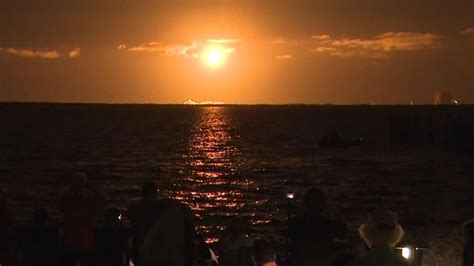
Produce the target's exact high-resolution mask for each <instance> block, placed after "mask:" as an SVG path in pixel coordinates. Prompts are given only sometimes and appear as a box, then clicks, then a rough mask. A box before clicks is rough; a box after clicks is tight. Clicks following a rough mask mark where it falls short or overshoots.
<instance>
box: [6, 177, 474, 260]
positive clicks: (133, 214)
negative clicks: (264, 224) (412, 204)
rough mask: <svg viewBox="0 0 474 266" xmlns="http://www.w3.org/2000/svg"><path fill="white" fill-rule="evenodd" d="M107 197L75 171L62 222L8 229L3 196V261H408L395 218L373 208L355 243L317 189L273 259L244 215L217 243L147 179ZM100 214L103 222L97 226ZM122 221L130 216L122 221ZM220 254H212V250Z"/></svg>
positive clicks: (40, 217) (473, 229) (472, 255)
mask: <svg viewBox="0 0 474 266" xmlns="http://www.w3.org/2000/svg"><path fill="white" fill-rule="evenodd" d="M104 207H105V198H104V197H103V196H102V195H101V193H99V192H98V191H97V190H95V189H94V187H93V186H91V185H90V184H89V182H88V180H87V176H86V175H84V174H77V175H75V176H74V178H73V180H72V185H71V186H70V188H69V190H68V191H67V192H66V193H65V194H64V196H63V197H62V200H61V202H60V210H61V213H62V216H63V223H62V224H61V226H59V227H58V226H53V225H52V223H51V222H50V221H49V214H48V211H47V210H46V209H44V208H41V209H37V210H35V211H34V213H33V215H32V220H31V225H30V226H27V227H16V228H15V229H14V230H13V227H12V219H11V217H12V216H11V213H10V211H9V208H8V204H7V202H6V200H5V198H4V197H3V195H2V196H1V197H0V265H1V266H11V265H18V266H43V265H44V266H63V265H64V266H79V265H80V266H125V265H126V266H128V265H130V264H129V263H130V262H132V263H133V265H136V266H215V265H223V266H276V265H285V266H316V265H317V266H376V265H377V266H382V265H383V266H408V265H411V264H409V263H408V262H407V261H406V260H405V259H404V258H402V257H401V255H400V254H399V253H398V252H395V251H394V246H395V245H396V244H397V243H398V242H399V241H400V240H401V239H402V237H403V235H404V231H403V229H402V227H401V225H400V224H399V223H398V217H397V215H396V214H395V213H394V212H392V211H389V210H386V209H376V210H374V211H373V212H371V213H370V214H369V216H368V220H367V222H366V223H364V224H362V225H361V226H360V228H359V231H358V233H359V236H360V241H359V242H356V243H351V241H348V239H349V237H348V227H347V225H346V224H345V223H344V222H343V221H342V220H341V219H338V218H336V217H335V216H334V215H331V213H329V212H328V207H327V202H326V197H325V195H324V193H323V192H322V191H321V190H320V189H318V188H310V189H309V190H308V191H307V193H306V194H305V196H304V199H303V206H302V209H301V212H299V213H298V214H297V215H294V216H292V217H288V218H289V219H288V224H287V225H288V226H287V239H288V241H287V246H286V252H284V254H285V256H282V257H283V259H281V258H277V252H276V251H275V245H274V241H272V239H271V238H268V239H254V238H252V237H251V236H250V235H251V230H250V224H249V222H248V220H246V219H245V218H244V217H234V218H233V219H232V221H231V222H230V223H229V225H228V226H227V227H226V228H225V230H223V232H222V236H221V238H220V240H219V241H218V243H217V244H216V246H215V250H216V252H215V251H214V250H212V249H211V248H209V246H208V245H207V244H206V242H205V240H204V238H203V236H202V235H200V234H198V233H197V231H196V219H195V216H194V214H193V212H192V210H191V209H190V208H189V207H188V206H187V205H186V204H183V203H182V202H179V201H177V200H173V199H168V198H158V197H157V187H156V185H155V184H154V183H153V182H151V181H147V182H145V183H144V184H143V186H142V197H141V198H140V199H139V200H136V201H133V202H132V203H131V204H130V206H129V208H128V209H127V211H126V212H125V213H124V214H122V213H121V211H120V210H119V209H117V208H108V209H105V210H104ZM101 215H103V223H102V224H101V226H100V227H97V226H96V223H97V219H98V218H99V216H101ZM124 218H126V219H127V220H128V221H129V224H128V225H127V226H126V225H125V223H124V220H125V219H124ZM463 229H464V232H465V236H466V238H465V247H464V256H463V261H464V264H463V265H464V266H472V265H474V221H469V222H466V223H465V224H464V226H463ZM216 254H217V255H216Z"/></svg>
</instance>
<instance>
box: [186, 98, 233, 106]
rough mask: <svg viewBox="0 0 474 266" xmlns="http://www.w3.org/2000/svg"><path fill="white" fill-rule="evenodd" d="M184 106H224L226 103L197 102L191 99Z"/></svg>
mask: <svg viewBox="0 0 474 266" xmlns="http://www.w3.org/2000/svg"><path fill="white" fill-rule="evenodd" d="M183 104H185V105H222V104H224V102H221V101H203V102H195V101H193V100H191V99H188V100H187V101H185V102H184V103H183Z"/></svg>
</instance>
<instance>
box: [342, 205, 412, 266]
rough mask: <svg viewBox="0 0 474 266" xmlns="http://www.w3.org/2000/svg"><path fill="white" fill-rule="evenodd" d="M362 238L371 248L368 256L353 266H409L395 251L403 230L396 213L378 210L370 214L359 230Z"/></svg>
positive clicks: (352, 265)
mask: <svg viewBox="0 0 474 266" xmlns="http://www.w3.org/2000/svg"><path fill="white" fill-rule="evenodd" d="M359 234H360V236H361V238H362V239H363V240H364V241H365V242H366V244H367V246H369V248H370V250H369V252H368V253H367V256H365V257H363V258H360V259H358V260H357V261H355V262H354V263H353V264H351V266H382V265H383V266H408V265H409V264H408V262H407V261H406V260H405V259H403V258H402V257H401V256H400V255H399V254H397V253H395V252H394V251H393V247H394V246H395V245H396V244H397V243H398V242H399V241H400V240H401V239H402V237H403V234H404V232H403V229H402V227H401V226H400V225H399V224H398V218H397V215H396V214H395V213H394V212H391V211H388V210H384V209H378V210H375V211H374V212H372V213H371V214H369V218H368V221H367V223H366V224H363V225H361V226H360V228H359Z"/></svg>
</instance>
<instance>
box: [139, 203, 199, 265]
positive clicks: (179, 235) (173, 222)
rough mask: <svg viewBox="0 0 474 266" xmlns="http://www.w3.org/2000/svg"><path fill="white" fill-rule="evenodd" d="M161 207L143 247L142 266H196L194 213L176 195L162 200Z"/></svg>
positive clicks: (141, 253)
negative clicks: (175, 197)
mask: <svg viewBox="0 0 474 266" xmlns="http://www.w3.org/2000/svg"><path fill="white" fill-rule="evenodd" d="M160 205H161V206H160V207H161V208H160V209H159V210H158V215H157V218H156V220H155V224H153V226H152V228H150V230H149V231H148V233H147V235H146V238H145V240H144V242H143V246H142V248H141V250H140V256H141V263H142V264H141V265H142V266H158V265H159V266H165V265H166V266H192V265H193V264H194V262H196V258H195V256H196V252H195V251H196V248H195V243H196V241H195V240H196V238H197V234H196V231H195V221H194V214H193V213H192V211H191V209H190V208H189V207H188V206H187V205H185V204H182V203H180V202H179V201H176V200H172V199H163V200H161V201H160Z"/></svg>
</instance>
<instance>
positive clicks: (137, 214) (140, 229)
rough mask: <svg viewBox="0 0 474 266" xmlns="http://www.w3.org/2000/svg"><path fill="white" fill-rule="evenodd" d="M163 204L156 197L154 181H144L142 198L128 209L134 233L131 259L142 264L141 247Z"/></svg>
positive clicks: (136, 263) (132, 233)
mask: <svg viewBox="0 0 474 266" xmlns="http://www.w3.org/2000/svg"><path fill="white" fill-rule="evenodd" d="M161 209H162V206H161V205H160V201H159V200H158V199H157V198H156V185H155V183H153V182H152V181H147V182H145V183H143V187H142V199H140V200H138V201H135V202H132V204H131V205H130V207H129V208H128V210H127V216H128V219H129V220H130V225H131V235H132V254H131V259H132V261H133V263H134V264H135V265H140V266H141V260H140V249H141V247H142V245H143V242H144V241H145V238H146V236H147V234H148V232H149V231H150V229H151V228H152V227H153V225H155V223H156V220H157V218H158V216H159V215H160V213H161Z"/></svg>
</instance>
